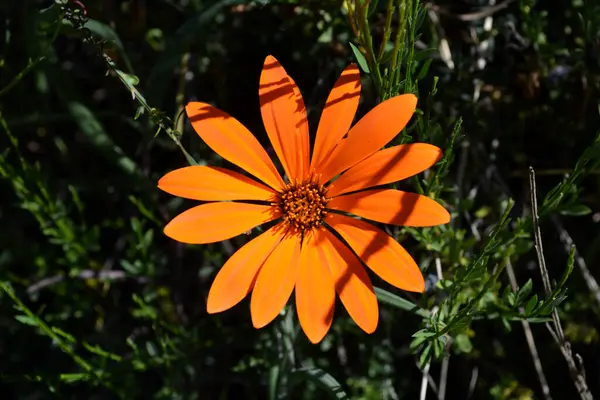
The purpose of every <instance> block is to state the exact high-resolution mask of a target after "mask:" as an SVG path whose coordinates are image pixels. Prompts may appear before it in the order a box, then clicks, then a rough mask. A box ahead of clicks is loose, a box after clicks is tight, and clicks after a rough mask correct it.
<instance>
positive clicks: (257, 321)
mask: <svg viewBox="0 0 600 400" xmlns="http://www.w3.org/2000/svg"><path fill="white" fill-rule="evenodd" d="M251 317H252V326H253V327H254V328H256V329H261V328H264V327H265V326H267V325H268V324H269V322H271V321H272V320H269V319H265V318H258V316H256V315H255V314H251ZM275 318H277V317H275Z"/></svg>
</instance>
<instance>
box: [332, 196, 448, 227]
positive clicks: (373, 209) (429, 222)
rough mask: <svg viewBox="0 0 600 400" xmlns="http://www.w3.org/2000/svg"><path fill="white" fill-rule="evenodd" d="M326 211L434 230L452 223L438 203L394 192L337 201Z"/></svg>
mask: <svg viewBox="0 0 600 400" xmlns="http://www.w3.org/2000/svg"><path fill="white" fill-rule="evenodd" d="M327 208H331V209H334V210H341V211H346V212H349V213H352V214H356V215H358V216H360V217H363V218H367V219H372V220H373V221H377V222H383V223H384V224H394V225H404V226H435V225H441V224H447V223H448V222H450V213H448V211H446V209H445V208H444V207H442V206H441V205H440V204H439V203H437V202H436V201H435V200H433V199H430V198H429V197H426V196H422V195H420V194H416V193H408V192H403V191H400V190H394V189H374V190H365V191H364V192H357V193H352V194H347V195H345V196H340V197H335V198H334V199H333V200H331V201H330V202H329V203H328V204H327Z"/></svg>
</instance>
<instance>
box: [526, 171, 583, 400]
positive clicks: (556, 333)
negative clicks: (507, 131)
mask: <svg viewBox="0 0 600 400" xmlns="http://www.w3.org/2000/svg"><path fill="white" fill-rule="evenodd" d="M529 190H530V194H531V214H532V215H531V217H532V221H533V235H534V239H535V240H534V243H535V250H536V253H537V257H538V264H539V266H540V272H541V275H542V281H543V284H544V290H545V292H546V295H547V296H550V295H551V293H552V287H551V286H550V276H549V274H548V269H547V268H546V259H545V257H544V247H543V245H542V233H541V231H540V221H539V216H538V204H537V196H536V192H537V189H536V183H535V171H534V170H533V168H532V167H529ZM552 321H553V325H554V330H552V329H551V328H550V326H549V325H548V324H547V325H546V326H547V327H548V328H549V331H550V332H551V333H552V336H553V337H554V340H555V341H556V343H557V344H558V346H559V348H560V350H561V352H562V354H563V356H564V358H565V361H566V362H567V367H568V368H569V373H570V375H571V379H572V380H573V383H574V384H575V387H576V388H577V392H578V393H579V396H580V397H581V399H582V400H592V399H593V398H594V397H593V396H592V393H591V392H590V389H589V388H588V386H587V382H586V381H585V372H584V371H583V368H582V367H583V366H582V365H581V363H580V364H579V366H578V365H577V363H576V362H575V359H574V357H573V352H572V351H571V344H570V343H569V342H568V341H567V340H566V339H565V334H564V332H563V329H562V325H561V323H560V318H559V317H558V311H557V310H556V308H555V309H554V310H553V311H552ZM577 357H578V359H580V358H579V356H577Z"/></svg>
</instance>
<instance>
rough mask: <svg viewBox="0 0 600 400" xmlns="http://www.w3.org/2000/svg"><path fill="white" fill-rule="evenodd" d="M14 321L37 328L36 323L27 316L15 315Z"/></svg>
mask: <svg viewBox="0 0 600 400" xmlns="http://www.w3.org/2000/svg"><path fill="white" fill-rule="evenodd" d="M15 319H16V320H17V321H19V322H20V323H22V324H24V325H29V326H38V325H39V324H38V321H37V320H36V319H35V318H32V317H30V316H28V315H16V316H15Z"/></svg>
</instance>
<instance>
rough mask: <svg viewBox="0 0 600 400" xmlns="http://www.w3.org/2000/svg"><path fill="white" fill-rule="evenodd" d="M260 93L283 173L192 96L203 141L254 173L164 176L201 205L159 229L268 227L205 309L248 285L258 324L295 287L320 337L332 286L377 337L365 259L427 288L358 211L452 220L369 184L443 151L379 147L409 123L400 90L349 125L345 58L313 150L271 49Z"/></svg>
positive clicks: (425, 201) (196, 232)
mask: <svg viewBox="0 0 600 400" xmlns="http://www.w3.org/2000/svg"><path fill="white" fill-rule="evenodd" d="M259 97H260V109H261V113H262V118H263V122H264V125H265V129H266V131H267V134H268V136H269V139H270V141H271V144H272V146H273V149H274V150H275V153H276V154H277V157H278V159H279V161H280V163H281V166H282V167H283V170H284V171H285V176H286V177H287V179H285V180H284V179H283V178H282V177H281V175H280V174H279V172H278V171H277V168H276V167H275V164H274V163H273V161H272V160H271V159H270V158H269V156H268V155H267V152H266V151H265V149H264V148H263V147H262V146H261V145H260V143H259V142H258V140H257V139H256V138H255V137H254V136H253V135H252V134H251V133H250V132H249V131H248V129H246V128H245V127H244V126H243V125H242V124H241V123H240V122H238V121H237V120H235V119H234V118H232V117H230V116H229V115H227V114H226V113H224V112H223V111H221V110H219V109H217V108H215V107H213V106H211V105H209V104H205V103H197V102H193V103H189V104H188V105H187V107H186V112H187V115H188V117H189V119H190V121H191V124H192V126H193V128H194V130H195V131H196V132H197V133H198V135H200V137H201V138H202V140H204V142H205V143H206V144H207V145H208V146H209V147H210V148H211V149H212V150H214V151H215V152H216V153H217V154H219V155H220V156H221V157H223V158H224V159H225V160H227V161H229V162H231V163H233V164H235V165H237V166H238V167H240V168H242V169H243V170H245V171H246V172H248V173H249V174H250V175H252V176H253V178H251V177H248V176H245V175H242V174H239V173H237V172H234V171H231V170H228V169H224V168H219V167H209V166H191V167H186V168H181V169H177V170H175V171H172V172H170V173H168V174H166V175H165V176H163V177H162V178H161V179H160V181H159V183H158V187H159V188H160V189H162V190H164V191H166V192H168V193H170V194H172V195H175V196H179V197H184V198H188V199H194V200H201V201H206V202H208V203H206V204H202V205H199V206H196V207H193V208H191V209H189V210H187V211H185V212H183V213H181V214H180V215H178V216H176V217H175V218H174V219H173V220H172V221H171V222H170V223H169V224H168V225H167V226H166V227H165V229H164V232H165V234H166V235H167V236H169V237H171V238H173V239H175V240H177V241H179V242H183V243H195V244H202V243H214V242H219V241H222V240H225V239H229V238H232V237H234V236H237V235H240V234H242V233H244V232H247V231H249V230H251V229H252V228H255V227H257V226H259V225H262V224H267V223H269V225H272V226H270V227H268V226H269V225H268V226H267V227H268V229H266V231H265V232H264V233H262V234H260V235H259V236H258V237H256V238H254V239H252V240H251V241H249V242H248V243H246V244H245V245H244V246H243V247H241V248H240V249H239V250H238V251H237V252H236V253H235V254H233V256H231V258H229V260H228V261H227V262H226V263H225V265H224V266H223V267H222V268H221V270H220V271H219V273H218V274H217V276H216V278H215V280H214V282H213V284H212V287H211V288H210V292H209V294H208V301H207V309H208V312H209V313H217V312H221V311H224V310H227V309H229V308H231V307H233V306H234V305H236V304H237V303H239V302H240V301H241V300H242V299H243V298H244V297H245V296H246V295H247V294H248V293H250V292H252V297H251V300H250V312H251V316H252V323H253V325H254V326H255V327H256V328H261V327H263V326H265V325H267V324H268V323H269V322H271V321H272V320H273V319H274V318H275V317H276V316H277V315H278V314H279V313H280V311H281V310H282V309H283V307H284V306H285V305H286V303H287V302H288V299H289V298H290V296H291V294H292V292H293V291H295V297H296V310H297V313H298V319H299V320H300V324H301V326H302V329H303V330H304V332H305V333H306V335H307V337H308V338H309V340H310V341H311V342H313V343H318V342H319V341H320V340H321V339H322V338H323V337H324V336H325V335H326V333H327V331H328V330H329V328H330V327H331V322H332V319H333V311H334V302H335V293H336V292H337V294H338V296H339V297H340V299H341V301H342V303H343V305H344V307H345V308H346V310H347V311H348V313H349V314H350V316H351V317H352V319H353V320H354V321H355V322H356V324H357V325H358V326H359V327H361V328H362V329H363V330H364V331H365V332H367V333H372V332H373V331H374V330H375V328H376V327H377V323H378V320H379V310H378V305H377V299H376V297H375V293H374V291H373V285H372V284H371V280H370V279H369V276H368V275H367V272H366V270H365V268H364V265H366V266H367V267H368V268H369V269H371V271H373V272H374V273H375V274H377V275H379V276H380V277H381V278H382V279H383V280H385V281H387V282H389V283H390V284H392V285H394V286H396V287H398V288H400V289H403V290H407V291H412V292H422V291H423V290H424V287H425V284H424V280H423V275H422V274H421V271H420V270H419V267H418V266H417V264H416V263H415V261H414V260H413V258H412V257H411V256H410V255H409V254H408V253H407V252H406V250H404V248H403V247H402V246H400V244H399V243H398V242H396V241H395V240H394V239H393V238H391V237H390V236H389V235H387V234H386V233H385V232H384V231H383V230H381V229H379V228H378V227H376V226H374V225H372V224H370V223H368V222H366V221H364V220H362V219H358V218H356V217H357V216H358V217H362V218H365V219H368V220H372V221H376V222H381V223H385V224H393V225H404V226H421V227H422V226H433V225H438V224H444V223H447V222H449V221H450V215H449V214H448V212H447V211H446V210H445V209H444V208H443V207H442V206H441V205H439V204H438V203H436V202H435V201H434V200H432V199H430V198H428V197H425V196H422V195H418V194H414V193H407V192H403V191H400V190H394V189H387V188H374V187H376V186H381V185H385V184H388V183H391V182H395V181H398V180H401V179H405V178H408V177H410V176H412V175H415V174H418V173H420V172H422V171H424V170H425V169H427V168H429V167H430V166H432V165H433V164H435V163H436V162H437V161H438V160H439V159H440V157H441V151H440V149H439V148H437V147H435V146H432V145H429V144H424V143H415V144H407V145H399V146H394V147H390V148H386V149H384V150H380V149H381V148H382V147H383V146H385V145H386V144H387V143H388V142H390V140H392V138H393V137H394V136H396V135H397V134H398V133H399V132H400V131H401V130H402V129H403V128H404V127H405V126H406V124H407V123H408V121H409V120H410V118H411V117H412V115H413V113H414V111H415V108H416V104H417V98H416V97H415V96H414V95H412V94H405V95H401V96H397V97H393V98H391V99H389V100H386V101H384V102H382V103H380V104H379V105H377V106H376V107H375V108H374V109H373V110H371V111H370V112H369V113H368V114H366V115H365V116H364V117H363V118H362V119H361V120H360V121H359V122H358V123H356V124H355V125H354V126H353V127H351V125H352V120H353V119H354V114H355V112H356V109H357V107H358V101H359V97H360V75H359V71H358V69H357V67H356V66H355V65H350V66H349V67H348V68H346V69H345V70H344V71H343V72H342V74H341V76H340V77H339V79H338V80H337V82H336V83H335V86H334V88H333V90H332V91H331V94H330V95H329V97H328V99H327V102H326V105H325V109H324V110H323V113H322V115H321V119H320V122H319V127H318V129H317V133H316V137H315V141H314V146H313V149H312V155H311V151H310V144H309V142H310V140H309V133H308V122H307V118H306V108H305V106H304V101H303V99H302V96H301V94H300V91H299V90H298V88H297V86H296V84H295V83H294V81H293V80H292V78H290V77H289V76H288V74H287V73H286V72H285V70H284V69H283V67H282V66H281V65H280V64H279V62H278V61H277V60H276V59H275V58H274V57H272V56H269V57H267V59H266V60H265V64H264V66H263V70H262V73H261V76H260V87H259ZM340 174H341V175H340ZM338 175H339V177H338V178H337V179H335V180H333V179H334V178H335V177H336V176H338ZM254 178H255V179H254ZM332 180H333V181H332Z"/></svg>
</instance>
